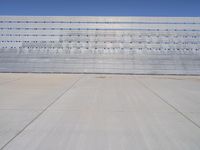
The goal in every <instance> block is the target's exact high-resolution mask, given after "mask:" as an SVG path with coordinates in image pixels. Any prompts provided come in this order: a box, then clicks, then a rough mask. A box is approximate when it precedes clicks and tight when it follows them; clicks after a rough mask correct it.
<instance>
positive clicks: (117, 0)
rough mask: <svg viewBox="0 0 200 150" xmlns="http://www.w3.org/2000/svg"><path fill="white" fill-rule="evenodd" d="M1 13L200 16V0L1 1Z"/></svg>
mask: <svg viewBox="0 0 200 150" xmlns="http://www.w3.org/2000/svg"><path fill="white" fill-rule="evenodd" d="M0 15H36V16H40V15H48V16H199V17H200V0H166V1H163V0H98V1H97V0H0Z"/></svg>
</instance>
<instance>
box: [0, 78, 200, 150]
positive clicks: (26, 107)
mask: <svg viewBox="0 0 200 150" xmlns="http://www.w3.org/2000/svg"><path fill="white" fill-rule="evenodd" d="M199 91H200V77H198V76H150V75H147V76H136V75H132V76H131V75H130V76H129V75H103V74H102V75H95V74H94V75H92V74H87V75H82V74H0V149H1V150H4V149H5V150H55V149H57V150H64V149H65V150H94V149H95V150H121V149H124V150H133V149H137V150H161V149H162V150H199V149H200V142H199V141H200V92H199Z"/></svg>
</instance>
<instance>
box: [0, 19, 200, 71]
mask: <svg viewBox="0 0 200 150" xmlns="http://www.w3.org/2000/svg"><path fill="white" fill-rule="evenodd" d="M0 35H1V36H0V72H66V73H67V72H74V73H76V72H78V73H122V74H123V73H131V74H200V18H170V17H165V18H164V17H163V18H162V17H45V16H43V17H25V16H21V17H16V16H1V17H0Z"/></svg>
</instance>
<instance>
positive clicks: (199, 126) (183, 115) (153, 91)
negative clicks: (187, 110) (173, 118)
mask: <svg viewBox="0 0 200 150" xmlns="http://www.w3.org/2000/svg"><path fill="white" fill-rule="evenodd" d="M135 80H136V81H137V82H138V83H140V84H141V85H143V86H144V87H145V88H146V89H148V90H149V91H150V92H152V93H153V94H154V95H155V96H157V97H158V98H159V99H160V100H161V101H163V102H164V103H165V104H167V105H168V106H170V107H171V108H172V109H174V110H175V111H176V112H178V113H179V114H180V115H181V116H182V117H184V118H185V119H186V120H188V121H189V122H191V123H192V124H193V125H194V126H196V127H197V128H199V129H200V125H198V124H197V123H196V122H194V121H193V120H192V119H190V118H189V117H188V116H187V115H185V114H184V113H183V112H181V111H180V110H178V109H177V108H176V107H175V106H174V105H172V104H170V103H169V102H168V101H167V100H165V99H164V98H162V97H161V96H160V95H159V94H158V93H157V92H156V91H155V90H153V89H151V88H150V87H148V86H147V85H146V84H145V83H144V82H142V81H140V80H138V79H135Z"/></svg>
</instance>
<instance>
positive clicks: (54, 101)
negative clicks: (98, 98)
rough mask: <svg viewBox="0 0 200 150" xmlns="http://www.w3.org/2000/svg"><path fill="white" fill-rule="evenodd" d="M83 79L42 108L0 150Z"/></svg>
mask: <svg viewBox="0 0 200 150" xmlns="http://www.w3.org/2000/svg"><path fill="white" fill-rule="evenodd" d="M83 77H84V75H83V76H81V77H80V78H78V79H77V80H76V81H74V82H73V83H72V85H71V86H70V87H68V88H67V89H66V90H64V92H62V93H61V94H60V95H59V96H57V97H56V98H55V99H54V100H53V101H52V102H51V103H50V104H49V105H47V107H46V108H44V109H43V110H42V111H41V112H40V113H39V114H38V115H36V116H35V117H34V118H33V119H32V120H31V121H30V122H29V123H28V124H26V125H25V126H24V127H23V128H22V129H21V130H20V131H19V132H18V133H17V134H16V135H15V136H13V137H12V138H11V139H10V140H9V141H7V142H6V143H5V144H4V145H3V146H2V147H1V148H0V150H3V149H4V148H6V146H7V145H8V144H9V143H11V142H12V141H13V140H14V139H15V138H16V137H17V136H19V135H20V134H21V133H22V132H23V131H24V130H25V129H26V128H27V127H28V126H30V125H31V124H32V123H33V122H34V121H35V120H37V119H38V118H39V117H40V116H41V115H42V114H44V113H45V112H46V111H47V110H48V109H49V108H50V107H51V106H52V105H53V104H55V103H56V102H57V101H58V100H59V99H60V98H61V97H62V96H63V95H64V94H65V93H67V92H68V91H69V90H71V89H72V88H73V87H74V86H75V85H76V84H77V83H78V82H79V81H80V80H81V79H82V78H83Z"/></svg>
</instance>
